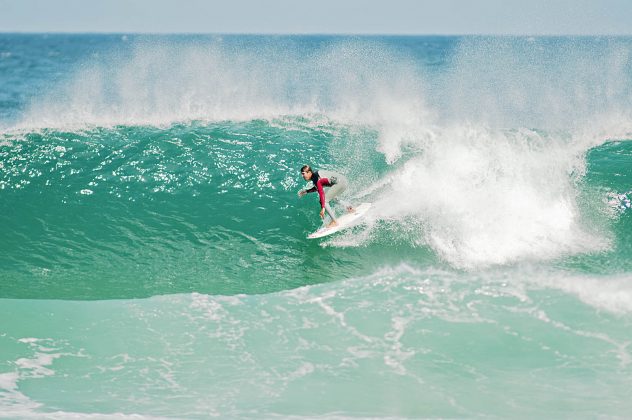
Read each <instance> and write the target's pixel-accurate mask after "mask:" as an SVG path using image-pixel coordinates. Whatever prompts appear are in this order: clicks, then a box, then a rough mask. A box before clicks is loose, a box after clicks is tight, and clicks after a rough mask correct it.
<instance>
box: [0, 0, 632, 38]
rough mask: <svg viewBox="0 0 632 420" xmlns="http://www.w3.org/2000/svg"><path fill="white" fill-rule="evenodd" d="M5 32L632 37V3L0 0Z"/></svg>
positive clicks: (594, 0)
mask: <svg viewBox="0 0 632 420" xmlns="http://www.w3.org/2000/svg"><path fill="white" fill-rule="evenodd" d="M0 32H139V33H147V32H150V33H182V32H184V33H255V34H270V33H273V34H286V33H301V34H314V33H317V34H329V33H334V34H532V35H545V34H548V35H557V34H572V35H632V0H505V1H503V0H470V1H468V0H432V1H431V0H417V1H414V0H390V1H381V0H379V1H378V0H373V1H370V0H369V1H361V0H313V1H309V2H308V1H301V0H226V1H223V0H222V1H220V0H218V1H213V0H206V1H204V0H0Z"/></svg>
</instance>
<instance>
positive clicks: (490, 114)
mask: <svg viewBox="0 0 632 420" xmlns="http://www.w3.org/2000/svg"><path fill="white" fill-rule="evenodd" d="M630 51H632V40H630V39H627V38H613V39H609V38H579V39H576V38H483V37H462V38H458V37H360V38H354V37H298V36H296V37H293V36H285V37H263V36H224V37H220V36H144V37H138V36H118V35H117V36H115V35H111V36H110V35H108V36H105V35H81V36H80V35H73V36H70V35H68V36H67V35H54V36H53V35H46V36H44V35H1V36H0V92H2V93H0V237H1V238H2V241H0V300H1V304H0V319H3V320H5V321H3V323H2V324H1V325H2V326H1V327H0V328H1V330H0V342H1V343H2V344H1V345H0V416H3V415H6V416H9V417H15V416H18V417H31V416H33V417H38V416H46V417H59V418H66V417H73V416H88V417H90V416H95V417H104V416H112V417H116V418H118V417H126V416H132V417H134V418H136V416H143V417H145V416H146V417H150V418H153V417H186V418H198V417H207V416H210V415H217V416H224V417H249V416H250V417H261V416H264V417H275V416H283V417H286V416H291V415H293V416H301V417H302V416H322V417H330V416H331V417H347V416H351V417H357V416H388V417H477V416H500V417H513V416H529V417H541V416H550V415H551V414H552V413H554V414H553V415H554V416H565V415H567V413H582V414H584V413H589V414H588V415H589V416H602V415H606V416H610V417H615V418H617V417H621V418H623V417H625V416H626V415H627V413H629V411H630V409H631V408H632V407H631V406H630V403H629V402H628V398H627V394H625V391H626V390H628V389H630V385H632V384H630V379H629V378H630V377H631V375H630V373H632V372H630V369H631V367H630V366H631V364H630V360H632V359H631V355H630V351H629V348H628V347H629V343H630V341H632V336H631V335H630V331H632V329H631V328H630V327H631V326H632V325H631V324H632V315H631V314H632V276H631V273H632V243H631V242H630V240H629V238H630V235H632V219H631V217H632V216H631V214H632V210H630V208H631V205H630V200H631V199H632V187H631V185H632V141H631V139H632V126H631V124H630V121H632V118H631V117H632V115H631V114H632V103H631V101H632V99H631V98H632V95H631V93H632V92H631V91H630V90H631V89H632V59H631V58H630ZM306 163H309V164H311V165H312V166H314V167H316V168H322V169H331V170H337V171H340V172H343V173H345V174H346V175H347V177H348V178H349V181H350V188H349V190H348V191H347V192H346V193H345V196H344V197H343V198H344V200H343V201H344V202H350V203H360V202H363V201H369V202H372V203H373V204H374V205H373V207H372V211H371V212H370V214H369V215H368V216H367V218H366V220H365V223H364V224H362V225H361V226H357V227H355V228H354V229H352V230H349V231H345V232H344V233H341V234H339V235H337V236H332V237H330V238H328V239H325V240H322V241H308V240H306V238H305V237H306V235H307V234H308V233H310V232H311V231H313V230H315V229H317V228H318V226H319V224H320V220H319V218H318V210H319V206H318V201H317V198H316V196H315V195H310V196H307V197H304V198H302V199H299V198H298V197H297V194H296V193H297V191H298V190H300V189H301V188H304V183H303V181H302V179H301V178H300V177H299V169H300V167H301V166H302V165H304V164H306ZM336 210H337V211H339V212H341V211H344V203H339V204H338V205H337V207H336ZM624 394H625V395H624ZM104 396H107V397H104ZM5 413H6V414H5Z"/></svg>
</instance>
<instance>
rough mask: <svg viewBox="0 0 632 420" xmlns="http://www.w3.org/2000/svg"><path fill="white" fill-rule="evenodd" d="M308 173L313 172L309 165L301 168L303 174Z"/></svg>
mask: <svg viewBox="0 0 632 420" xmlns="http://www.w3.org/2000/svg"><path fill="white" fill-rule="evenodd" d="M307 171H309V172H312V168H310V167H309V165H304V166H303V167H302V168H301V172H307Z"/></svg>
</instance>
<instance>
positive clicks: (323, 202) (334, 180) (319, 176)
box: [306, 171, 347, 221]
mask: <svg viewBox="0 0 632 420" xmlns="http://www.w3.org/2000/svg"><path fill="white" fill-rule="evenodd" d="M311 181H312V182H313V183H314V186H313V187H312V188H310V189H308V190H306V192H308V193H311V192H316V191H318V198H319V200H320V207H321V208H324V209H325V211H326V212H327V214H328V215H329V217H331V220H333V221H336V215H335V214H334V212H333V210H332V209H331V207H330V206H329V201H330V200H333V199H334V198H336V197H337V196H338V195H340V193H342V192H343V191H344V190H346V189H347V178H345V176H344V175H341V174H338V173H336V172H332V171H312V178H311ZM324 187H331V188H330V189H328V191H327V192H325V189H324Z"/></svg>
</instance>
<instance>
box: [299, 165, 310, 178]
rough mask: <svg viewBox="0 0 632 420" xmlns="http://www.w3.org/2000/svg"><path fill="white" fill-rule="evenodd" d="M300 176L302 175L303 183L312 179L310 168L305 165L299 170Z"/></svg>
mask: <svg viewBox="0 0 632 420" xmlns="http://www.w3.org/2000/svg"><path fill="white" fill-rule="evenodd" d="M301 175H303V179H304V180H305V181H309V180H310V179H312V168H310V167H309V165H305V166H303V167H302V168H301Z"/></svg>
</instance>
